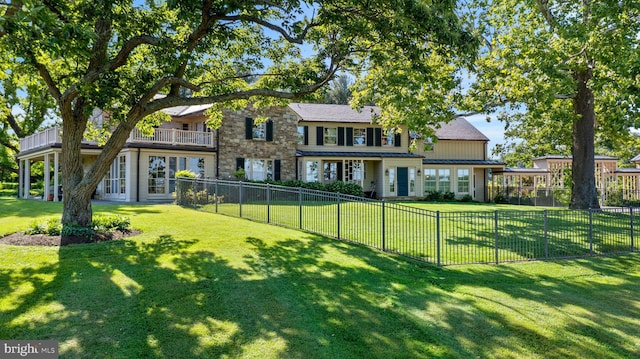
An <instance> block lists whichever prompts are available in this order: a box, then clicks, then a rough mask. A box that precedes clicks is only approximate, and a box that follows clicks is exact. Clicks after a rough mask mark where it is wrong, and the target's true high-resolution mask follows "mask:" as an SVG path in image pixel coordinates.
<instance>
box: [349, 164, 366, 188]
mask: <svg viewBox="0 0 640 359" xmlns="http://www.w3.org/2000/svg"><path fill="white" fill-rule="evenodd" d="M344 170H345V171H344V173H345V176H344V179H345V182H357V183H360V182H362V181H363V180H364V176H365V174H364V162H362V161H361V160H347V161H345V162H344Z"/></svg>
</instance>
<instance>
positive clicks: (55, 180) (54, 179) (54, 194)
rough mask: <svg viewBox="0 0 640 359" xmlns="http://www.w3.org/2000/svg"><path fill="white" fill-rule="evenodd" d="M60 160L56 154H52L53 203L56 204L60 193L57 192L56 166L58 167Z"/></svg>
mask: <svg viewBox="0 0 640 359" xmlns="http://www.w3.org/2000/svg"><path fill="white" fill-rule="evenodd" d="M59 162H60V160H59V156H58V152H54V153H53V200H54V201H55V202H58V196H59V195H60V192H59V190H58V186H59V184H58V177H59V175H58V166H60V163H59Z"/></svg>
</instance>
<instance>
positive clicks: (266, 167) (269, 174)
mask: <svg viewBox="0 0 640 359" xmlns="http://www.w3.org/2000/svg"><path fill="white" fill-rule="evenodd" d="M244 172H245V177H246V178H247V179H250V180H254V181H264V180H266V179H273V160H264V159H252V158H246V159H245V160H244Z"/></svg>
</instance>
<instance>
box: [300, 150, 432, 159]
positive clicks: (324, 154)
mask: <svg viewBox="0 0 640 359" xmlns="http://www.w3.org/2000/svg"><path fill="white" fill-rule="evenodd" d="M296 155H297V156H308V157H377V158H383V157H384V158H386V157H394V158H422V156H420V155H416V154H414V153H408V152H405V153H402V152H400V153H398V152H340V151H296Z"/></svg>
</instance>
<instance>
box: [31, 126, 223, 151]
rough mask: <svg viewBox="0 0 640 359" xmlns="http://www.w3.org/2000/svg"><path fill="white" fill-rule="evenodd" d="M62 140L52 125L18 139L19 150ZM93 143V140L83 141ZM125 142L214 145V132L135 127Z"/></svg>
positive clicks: (59, 132)
mask: <svg viewBox="0 0 640 359" xmlns="http://www.w3.org/2000/svg"><path fill="white" fill-rule="evenodd" d="M61 142H62V128H61V127H58V126H56V127H52V128H48V129H46V130H44V131H42V132H38V133H35V134H33V135H31V136H27V137H25V138H21V139H20V151H21V152H24V151H28V150H32V149H35V148H40V147H45V146H48V145H52V144H54V143H61ZM83 143H92V144H95V143H96V142H95V141H89V140H86V141H83ZM127 143H149V144H165V145H174V146H196V147H208V148H213V147H215V133H214V132H200V131H184V130H178V129H174V128H156V129H155V130H154V133H153V136H144V135H143V134H142V132H141V131H140V130H138V129H137V128H136V129H134V130H133V131H131V135H129V139H127Z"/></svg>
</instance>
